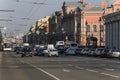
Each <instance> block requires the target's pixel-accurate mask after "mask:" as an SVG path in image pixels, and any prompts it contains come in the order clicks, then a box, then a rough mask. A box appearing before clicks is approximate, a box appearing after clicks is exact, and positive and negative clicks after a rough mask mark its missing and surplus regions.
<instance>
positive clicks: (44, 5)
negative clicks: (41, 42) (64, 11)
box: [0, 0, 114, 33]
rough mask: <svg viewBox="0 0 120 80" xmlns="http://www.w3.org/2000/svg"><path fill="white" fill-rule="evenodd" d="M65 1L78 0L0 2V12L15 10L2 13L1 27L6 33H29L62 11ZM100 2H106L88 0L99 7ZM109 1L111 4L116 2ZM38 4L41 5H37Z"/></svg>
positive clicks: (87, 0)
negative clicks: (36, 25) (39, 21)
mask: <svg viewBox="0 0 120 80" xmlns="http://www.w3.org/2000/svg"><path fill="white" fill-rule="evenodd" d="M64 1H78V0H0V10H14V11H13V12H5V11H0V26H5V27H6V28H7V30H6V31H9V32H13V31H15V32H18V31H19V32H20V33H21V32H23V33H25V32H28V30H29V28H30V26H31V25H34V24H35V21H36V20H38V19H40V18H43V17H45V16H47V15H51V14H52V12H55V11H59V10H61V6H62V4H63V2H64ZM100 1H106V0H86V3H93V4H96V6H98V5H99V4H100ZM108 1H109V3H110V4H111V3H113V1H114V0H108ZM36 2H37V3H40V4H35V3H36ZM1 19H2V20H3V19H5V20H6V19H7V20H9V21H2V20H1Z"/></svg>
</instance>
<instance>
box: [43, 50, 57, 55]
mask: <svg viewBox="0 0 120 80" xmlns="http://www.w3.org/2000/svg"><path fill="white" fill-rule="evenodd" d="M43 53H44V55H45V56H48V57H51V56H56V57H58V56H59V53H58V51H57V49H48V50H47V49H46V50H44V51H43Z"/></svg>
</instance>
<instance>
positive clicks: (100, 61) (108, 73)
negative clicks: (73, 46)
mask: <svg viewBox="0 0 120 80" xmlns="http://www.w3.org/2000/svg"><path fill="white" fill-rule="evenodd" d="M0 80H120V61H119V60H117V59H107V58H97V57H81V56H60V57H44V56H33V57H24V58H21V55H20V54H15V53H13V52H0Z"/></svg>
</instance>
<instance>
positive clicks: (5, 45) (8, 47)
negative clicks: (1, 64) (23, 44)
mask: <svg viewBox="0 0 120 80" xmlns="http://www.w3.org/2000/svg"><path fill="white" fill-rule="evenodd" d="M12 50H13V48H12V43H11V42H4V43H3V51H12Z"/></svg>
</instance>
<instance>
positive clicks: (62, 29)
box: [61, 27, 65, 40]
mask: <svg viewBox="0 0 120 80" xmlns="http://www.w3.org/2000/svg"><path fill="white" fill-rule="evenodd" d="M64 30H65V29H64V28H63V27H62V28H61V31H62V40H64V39H63V35H64V33H65V31H64Z"/></svg>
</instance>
